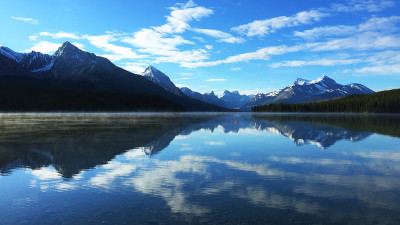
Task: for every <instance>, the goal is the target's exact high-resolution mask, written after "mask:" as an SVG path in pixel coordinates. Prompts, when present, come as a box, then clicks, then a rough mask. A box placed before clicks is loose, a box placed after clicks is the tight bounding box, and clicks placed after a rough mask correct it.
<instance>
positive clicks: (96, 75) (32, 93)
mask: <svg viewBox="0 0 400 225" xmlns="http://www.w3.org/2000/svg"><path fill="white" fill-rule="evenodd" d="M168 80H169V78H168ZM0 81H1V82H0V84H1V86H2V88H3V89H4V90H18V92H19V93H21V94H18V93H17V94H18V95H17V96H11V95H10V94H7V93H5V92H4V91H3V92H1V93H0V94H2V96H1V97H2V99H3V100H4V101H3V102H6V103H7V105H4V104H3V105H2V103H0V110H6V111H7V110H11V111H19V110H34V111H40V110H45V111H48V110H51V111H57V110H60V109H61V110H67V111H71V110H117V111H119V110H128V111H132V110H146V111H147V110H155V111H160V110H161V111H181V110H185V111H226V109H224V108H221V107H218V106H215V105H211V104H208V103H205V102H201V101H198V100H196V99H193V98H189V97H187V96H185V95H183V94H182V93H180V91H179V89H178V92H177V93H173V90H168V89H165V88H163V87H161V86H160V85H158V84H157V82H156V80H152V82H151V81H149V80H148V78H147V79H146V76H140V75H137V74H133V73H131V72H128V71H126V70H124V69H121V68H119V67H117V66H115V65H114V64H113V63H111V62H110V61H109V60H108V59H106V58H103V57H99V56H96V55H95V54H93V53H89V52H85V51H82V50H80V49H79V48H77V47H76V46H74V45H73V44H71V43H69V42H65V43H64V44H63V45H62V46H61V47H60V48H59V49H58V50H57V51H56V52H55V53H54V55H47V54H42V53H39V52H31V53H17V52H14V51H13V50H11V49H9V48H7V47H4V46H1V47H0ZM88 92H89V93H90V94H88ZM96 93H97V94H96ZM13 94H14V93H13ZM100 94H101V95H107V97H108V99H111V98H114V99H113V100H110V101H103V102H101V100H100V99H98V98H97V96H100ZM116 94H118V95H119V96H118V97H117V96H115V95H116ZM81 95H82V96H83V97H82V98H80V97H79V96H81ZM110 95H111V96H110ZM132 95H134V96H132ZM154 96H155V97H154ZM131 97H133V98H136V99H140V101H139V103H140V104H135V102H132V101H129V98H131ZM28 98H30V99H28ZM93 98H96V99H95V100H94V101H93ZM120 98H122V99H124V102H119V99H120ZM104 99H107V98H104ZM46 101H48V105H49V106H48V107H47V106H46V107H45V108H43V107H42V106H40V107H39V106H38V107H35V106H34V105H35V104H38V105H42V103H43V102H45V103H46ZM76 102H79V104H76ZM93 102H95V103H93ZM14 103H15V104H14ZM54 103H56V104H54ZM125 103H127V104H131V106H129V105H128V106H124V104H125ZM136 103H137V101H136ZM27 104H30V105H32V104H33V106H32V107H25V106H26V105H27ZM93 104H94V105H93ZM43 105H45V104H43ZM53 105H54V107H52V106H53Z"/></svg>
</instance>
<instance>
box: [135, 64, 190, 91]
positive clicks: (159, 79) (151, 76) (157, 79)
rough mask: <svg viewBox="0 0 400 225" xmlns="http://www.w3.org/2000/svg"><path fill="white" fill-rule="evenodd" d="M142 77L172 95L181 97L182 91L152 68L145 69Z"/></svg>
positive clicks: (161, 73) (165, 76)
mask: <svg viewBox="0 0 400 225" xmlns="http://www.w3.org/2000/svg"><path fill="white" fill-rule="evenodd" d="M142 76H144V77H145V78H146V79H148V80H150V81H152V82H153V83H155V84H158V85H159V86H161V87H163V88H164V89H165V90H167V91H169V92H171V93H173V94H176V95H179V96H183V93H182V91H181V90H180V89H179V88H177V87H176V86H175V84H174V83H172V81H171V80H170V79H169V77H168V76H167V75H165V74H164V73H163V72H161V71H160V70H158V69H156V68H154V67H153V66H149V67H147V68H146V70H145V71H144V72H143V73H142Z"/></svg>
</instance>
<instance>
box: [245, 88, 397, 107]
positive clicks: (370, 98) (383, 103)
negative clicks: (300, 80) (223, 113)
mask: <svg viewBox="0 0 400 225" xmlns="http://www.w3.org/2000/svg"><path fill="white" fill-rule="evenodd" d="M251 111H252V112H340V113H400V89H393V90H388V91H381V92H377V93H374V94H369V95H350V96H347V97H343V98H340V99H334V100H328V101H321V102H311V103H298V104H288V103H279V104H267V105H257V106H253V107H252V108H251Z"/></svg>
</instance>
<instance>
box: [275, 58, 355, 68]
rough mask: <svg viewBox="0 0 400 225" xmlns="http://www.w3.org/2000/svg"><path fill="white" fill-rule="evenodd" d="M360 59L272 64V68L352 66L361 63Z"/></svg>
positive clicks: (294, 61)
mask: <svg viewBox="0 0 400 225" xmlns="http://www.w3.org/2000/svg"><path fill="white" fill-rule="evenodd" d="M360 62H362V60H360V59H318V60H312V61H300V60H297V61H296V60H293V61H284V62H278V63H273V64H271V67H272V68H278V67H300V66H336V65H350V64H355V63H360Z"/></svg>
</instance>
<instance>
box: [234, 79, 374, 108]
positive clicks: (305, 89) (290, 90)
mask: <svg viewBox="0 0 400 225" xmlns="http://www.w3.org/2000/svg"><path fill="white" fill-rule="evenodd" d="M372 93H375V92H374V91H373V90H371V89H369V88H367V87H365V86H364V85H362V84H356V83H352V84H347V85H341V84H338V83H336V81H334V80H333V79H331V78H329V77H328V76H326V75H324V76H322V77H320V78H318V79H317V80H313V81H308V80H305V79H301V78H299V79H297V80H296V81H295V82H294V83H293V84H292V85H290V86H287V87H285V88H283V89H280V90H278V91H274V92H270V93H266V94H263V93H260V94H257V95H255V96H254V97H253V98H251V99H250V100H249V101H248V102H247V103H246V104H245V105H244V106H243V107H242V108H241V109H242V110H245V111H248V110H250V109H251V107H252V106H256V105H265V104H277V103H305V102H316V101H322V100H328V99H334V98H340V97H344V96H347V95H353V94H372Z"/></svg>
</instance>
